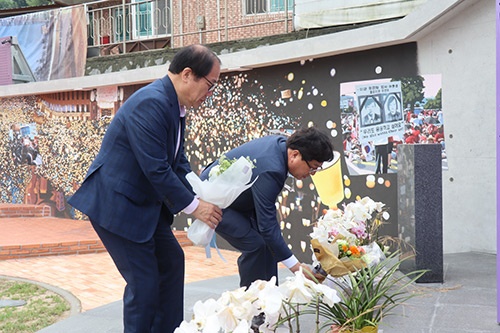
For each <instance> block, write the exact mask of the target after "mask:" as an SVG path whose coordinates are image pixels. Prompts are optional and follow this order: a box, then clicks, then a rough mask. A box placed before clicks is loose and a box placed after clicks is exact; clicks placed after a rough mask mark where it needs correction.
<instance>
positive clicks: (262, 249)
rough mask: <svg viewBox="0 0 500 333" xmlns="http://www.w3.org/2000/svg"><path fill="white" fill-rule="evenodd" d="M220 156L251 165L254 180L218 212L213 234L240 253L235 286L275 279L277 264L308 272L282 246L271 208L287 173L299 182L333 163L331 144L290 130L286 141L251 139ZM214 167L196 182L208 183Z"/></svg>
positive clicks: (318, 135)
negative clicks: (241, 159) (219, 216)
mask: <svg viewBox="0 0 500 333" xmlns="http://www.w3.org/2000/svg"><path fill="white" fill-rule="evenodd" d="M225 155H226V157H227V158H228V159H233V158H239V157H240V156H245V157H246V156H248V157H249V158H250V159H251V160H252V161H254V160H255V161H256V162H255V166H256V167H255V168H254V169H253V170H252V180H254V179H255V178H256V177H257V176H258V177H259V178H258V179H257V181H256V182H255V183H254V184H253V185H252V187H251V188H249V189H248V190H246V191H245V192H243V193H242V194H241V195H240V196H239V197H238V198H237V199H236V200H235V201H234V202H233V203H232V204H231V205H230V206H229V207H228V208H226V209H223V216H222V221H221V222H220V223H219V225H218V226H217V228H216V229H215V231H216V233H217V234H218V235H220V236H221V237H222V238H224V239H225V240H226V241H227V242H229V244H231V245H232V246H233V247H235V248H236V249H237V250H239V251H240V252H241V256H240V257H239V258H238V269H239V275H240V286H242V287H243V286H245V287H248V286H250V284H251V283H252V282H253V281H255V280H266V281H267V280H269V279H270V278H271V277H273V276H276V277H277V275H278V263H279V262H282V263H283V264H284V265H285V266H286V267H288V268H289V269H290V270H291V271H292V272H295V271H297V270H299V268H300V267H301V266H302V267H303V269H307V270H309V271H311V270H310V269H309V267H308V266H307V265H302V264H301V263H300V262H299V261H298V260H297V258H296V257H295V256H294V255H293V253H292V251H291V250H290V249H289V248H288V246H287V244H286V243H285V240H284V239H283V237H282V235H281V229H280V224H279V222H278V219H277V216H276V213H277V212H276V205H275V203H276V198H277V197H278V195H279V194H280V192H281V190H282V189H283V186H284V185H285V180H286V179H287V177H288V173H290V174H291V175H292V176H294V177H295V178H296V179H304V178H306V177H308V176H309V175H311V174H314V173H315V172H317V171H319V170H320V168H321V165H322V163H323V162H324V161H330V160H331V159H332V158H333V145H332V143H331V141H330V140H329V138H328V136H327V135H326V134H324V133H322V132H320V131H319V130H318V129H316V128H314V127H311V128H307V129H301V130H298V131H296V132H295V133H293V134H292V135H291V136H290V137H289V138H288V139H287V138H286V137H283V136H266V137H263V138H259V139H255V140H253V141H250V142H247V143H245V144H243V145H241V146H240V147H237V148H235V149H233V150H231V151H229V152H227V153H226V154H225ZM217 163H218V161H216V162H215V163H214V164H212V165H211V166H209V167H208V168H207V169H206V170H204V171H203V173H202V175H201V178H202V179H206V178H208V175H209V173H210V169H211V168H212V167H213V166H215V165H217ZM307 276H308V275H307V274H306V277H307Z"/></svg>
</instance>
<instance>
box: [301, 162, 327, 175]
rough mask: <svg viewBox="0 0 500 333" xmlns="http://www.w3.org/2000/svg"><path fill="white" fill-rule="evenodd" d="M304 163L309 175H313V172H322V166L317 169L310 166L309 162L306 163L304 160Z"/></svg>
mask: <svg viewBox="0 0 500 333" xmlns="http://www.w3.org/2000/svg"><path fill="white" fill-rule="evenodd" d="M304 161H305V162H306V164H307V166H308V167H309V173H315V172H319V171H321V170H323V166H321V165H320V166H319V167H317V168H313V167H312V166H311V164H309V162H307V161H306V160H304Z"/></svg>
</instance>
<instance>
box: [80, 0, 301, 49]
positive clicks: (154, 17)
mask: <svg viewBox="0 0 500 333" xmlns="http://www.w3.org/2000/svg"><path fill="white" fill-rule="evenodd" d="M266 1H269V0H207V1H206V4H205V5H204V6H203V9H202V11H201V13H200V10H199V4H197V3H198V2H197V1H196V2H188V3H187V4H186V3H184V7H182V3H183V2H182V1H175V4H176V5H175V6H176V7H172V0H123V1H121V2H120V1H119V0H118V1H114V2H111V1H102V0H101V1H96V2H92V3H87V4H85V7H86V15H87V27H88V46H89V48H97V49H101V50H102V49H103V48H113V47H115V46H118V47H119V51H118V52H120V53H125V52H129V50H130V49H131V47H130V45H131V44H133V43H136V44H137V43H140V44H141V45H146V47H147V45H148V43H149V45H150V46H151V47H152V48H156V47H155V45H154V42H155V41H158V40H163V41H164V44H165V43H166V44H168V45H169V46H170V47H182V46H184V45H187V44H191V43H214V42H222V41H228V40H237V39H242V38H249V37H262V36H268V35H274V34H281V33H287V32H290V31H291V30H292V29H293V22H292V17H293V15H292V9H293V6H292V5H291V4H292V3H293V2H294V1H293V0H284V1H282V0H271V3H272V2H276V1H281V2H282V4H281V7H280V8H276V7H270V12H265V11H264V12H263V11H262V10H259V11H258V12H255V13H253V12H252V11H251V10H250V11H249V9H251V8H250V4H252V3H261V2H263V3H266ZM229 2H230V4H229ZM252 6H253V5H252ZM252 8H254V7H252ZM255 8H257V7H255ZM258 8H260V7H258ZM174 22H175V24H174ZM164 46H165V45H160V46H159V47H164ZM101 54H102V52H101Z"/></svg>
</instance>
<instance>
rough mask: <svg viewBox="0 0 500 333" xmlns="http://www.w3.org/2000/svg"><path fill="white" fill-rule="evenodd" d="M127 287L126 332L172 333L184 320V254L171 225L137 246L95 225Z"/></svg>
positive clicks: (124, 309) (163, 225)
mask: <svg viewBox="0 0 500 333" xmlns="http://www.w3.org/2000/svg"><path fill="white" fill-rule="evenodd" d="M92 225H93V227H94V229H95V230H96V232H97V234H98V235H99V237H100V238H101V240H102V242H103V244H104V246H105V247H106V249H107V250H108V252H109V254H110V256H111V258H112V259H113V261H114V262H115V265H116V267H117V268H118V270H119V272H120V274H121V275H122V276H123V278H124V279H125V281H126V282H127V285H126V286H125V292H124V294H123V324H124V332H125V333H160V332H161V333H171V332H173V331H174V330H175V328H176V327H178V326H179V325H180V324H181V322H182V320H183V318H184V264H185V263H184V252H183V250H182V248H181V246H180V245H179V243H178V242H177V239H176V238H175V236H174V234H173V233H172V230H171V228H170V225H169V224H168V223H167V222H166V221H163V222H159V223H158V226H157V228H156V231H155V233H154V236H153V238H152V239H150V240H149V241H147V242H145V243H135V242H132V241H130V240H128V239H125V238H123V237H120V236H118V235H116V234H114V233H111V232H109V231H107V230H106V229H103V228H102V227H100V226H99V225H97V223H92Z"/></svg>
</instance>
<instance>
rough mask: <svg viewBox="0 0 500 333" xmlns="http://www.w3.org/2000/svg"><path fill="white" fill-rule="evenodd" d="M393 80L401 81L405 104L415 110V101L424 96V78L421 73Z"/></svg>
mask: <svg viewBox="0 0 500 333" xmlns="http://www.w3.org/2000/svg"><path fill="white" fill-rule="evenodd" d="M391 81H401V92H402V94H403V105H404V106H405V107H406V106H407V105H409V107H410V108H411V109H412V110H413V106H414V105H415V103H417V102H420V101H421V100H422V99H423V98H424V78H423V77H422V76H420V75H418V76H412V77H400V78H393V79H392V80H391Z"/></svg>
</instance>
